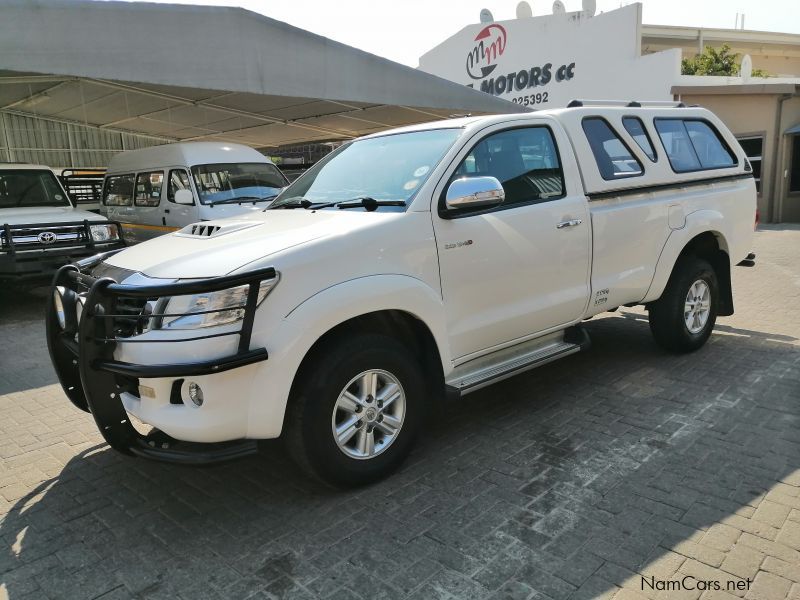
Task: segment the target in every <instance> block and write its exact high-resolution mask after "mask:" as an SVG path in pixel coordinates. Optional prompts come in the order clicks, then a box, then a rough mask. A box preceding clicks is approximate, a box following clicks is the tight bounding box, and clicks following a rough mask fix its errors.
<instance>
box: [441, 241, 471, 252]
mask: <svg viewBox="0 0 800 600" xmlns="http://www.w3.org/2000/svg"><path fill="white" fill-rule="evenodd" d="M471 245H472V240H464V241H463V242H453V243H452V244H445V245H444V249H445V250H452V249H453V248H461V247H462V246H471Z"/></svg>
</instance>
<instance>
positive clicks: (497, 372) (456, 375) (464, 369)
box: [445, 326, 591, 396]
mask: <svg viewBox="0 0 800 600" xmlns="http://www.w3.org/2000/svg"><path fill="white" fill-rule="evenodd" d="M590 345H591V341H590V340H589V335H588V334H587V333H586V330H585V329H583V328H582V327H578V326H575V327H570V328H568V329H566V330H565V331H563V332H558V333H556V334H553V335H549V336H545V337H544V338H537V339H535V340H530V341H528V342H524V343H522V344H518V345H516V346H512V347H511V348H504V349H503V350H499V351H497V352H495V353H493V354H490V355H489V356H482V357H480V358H476V359H475V360H472V361H470V362H468V363H465V364H463V365H459V366H458V367H456V368H455V369H453V372H452V373H450V375H449V376H448V378H447V380H446V382H445V383H446V385H447V387H448V389H449V391H450V392H451V393H453V394H458V395H461V396H463V395H465V394H469V393H470V392H474V391H476V390H479V389H481V388H483V387H486V386H487V385H491V384H493V383H496V382H498V381H502V380H503V379H508V378H509V377H513V376H514V375H517V374H519V373H523V372H525V371H528V370H530V369H534V368H536V367H539V366H541V365H545V364H547V363H549V362H552V361H554V360H557V359H559V358H562V357H564V356H569V355H570V354H575V353H576V352H580V351H581V350H585V349H586V348H588V347H589V346H590Z"/></svg>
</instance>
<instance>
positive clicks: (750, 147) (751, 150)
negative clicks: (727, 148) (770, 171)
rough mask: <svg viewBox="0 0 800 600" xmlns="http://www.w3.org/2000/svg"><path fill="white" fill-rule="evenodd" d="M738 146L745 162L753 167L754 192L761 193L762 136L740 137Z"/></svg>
mask: <svg viewBox="0 0 800 600" xmlns="http://www.w3.org/2000/svg"><path fill="white" fill-rule="evenodd" d="M738 139H739V145H741V147H742V150H744V153H745V156H747V160H748V161H750V166H751V167H753V177H754V178H755V180H756V190H757V191H758V193H759V194H760V193H761V158H762V156H763V152H764V136H762V135H756V136H748V137H741V138H738Z"/></svg>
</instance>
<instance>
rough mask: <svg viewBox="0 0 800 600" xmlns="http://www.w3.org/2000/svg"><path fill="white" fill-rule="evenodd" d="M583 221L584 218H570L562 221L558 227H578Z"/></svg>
mask: <svg viewBox="0 0 800 600" xmlns="http://www.w3.org/2000/svg"><path fill="white" fill-rule="evenodd" d="M581 223H583V220H582V219H570V220H569V221H561V223H559V224H558V225H556V229H564V228H565V227H576V226H578V225H580V224H581Z"/></svg>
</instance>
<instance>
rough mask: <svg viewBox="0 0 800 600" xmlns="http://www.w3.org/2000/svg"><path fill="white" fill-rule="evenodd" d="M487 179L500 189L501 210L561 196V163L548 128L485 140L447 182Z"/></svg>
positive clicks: (516, 130) (499, 134)
mask: <svg viewBox="0 0 800 600" xmlns="http://www.w3.org/2000/svg"><path fill="white" fill-rule="evenodd" d="M487 176H488V177H496V178H497V180H498V181H499V182H500V183H501V184H502V185H503V190H504V191H505V194H506V198H505V200H504V202H503V206H508V205H513V204H521V203H525V202H536V201H539V202H543V201H546V200H552V199H554V198H561V197H562V196H563V195H564V174H563V172H562V170H561V161H560V160H559V158H558V151H557V150H556V145H555V142H554V141H553V135H552V133H551V132H550V130H549V129H548V128H547V127H524V128H519V129H510V130H507V131H501V132H499V133H495V134H493V135H490V136H488V137H486V138H484V139H483V140H481V141H480V142H478V144H477V145H476V146H475V147H474V148H473V149H472V150H471V151H470V153H469V154H468V155H467V156H466V157H465V158H464V160H463V161H461V164H460V165H459V166H458V168H457V169H456V171H455V173H453V176H452V178H451V179H450V181H453V180H455V179H459V178H461V177H487Z"/></svg>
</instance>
